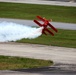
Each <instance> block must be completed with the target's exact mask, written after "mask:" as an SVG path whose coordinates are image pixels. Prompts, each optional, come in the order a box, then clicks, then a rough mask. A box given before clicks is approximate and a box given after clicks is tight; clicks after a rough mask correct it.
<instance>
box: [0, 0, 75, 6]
mask: <svg viewBox="0 0 76 75" xmlns="http://www.w3.org/2000/svg"><path fill="white" fill-rule="evenodd" d="M63 1H64V0H63ZM0 2H13V3H14V2H15V3H30V4H44V5H59V6H73V7H76V2H69V1H68V2H65V1H64V2H62V1H50V0H0Z"/></svg>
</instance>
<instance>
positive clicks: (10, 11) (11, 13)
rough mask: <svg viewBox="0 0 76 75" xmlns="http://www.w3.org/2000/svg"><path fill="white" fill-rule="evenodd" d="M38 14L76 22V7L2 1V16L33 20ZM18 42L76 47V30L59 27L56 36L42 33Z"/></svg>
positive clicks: (0, 3)
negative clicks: (36, 36) (34, 37)
mask: <svg viewBox="0 0 76 75" xmlns="http://www.w3.org/2000/svg"><path fill="white" fill-rule="evenodd" d="M36 15H41V16H44V17H46V18H48V19H50V18H52V19H53V21H56V22H68V23H76V7H65V6H51V5H37V4H21V3H5V2H0V17H4V18H18V19H31V20H32V19H35V17H36ZM17 42H24V43H35V44H45V45H53V46H63V47H74V48H76V30H60V29H59V30H58V33H57V34H56V35H55V36H54V37H52V36H50V35H48V36H45V35H42V36H40V37H38V38H36V39H33V40H29V39H22V40H19V41H17Z"/></svg>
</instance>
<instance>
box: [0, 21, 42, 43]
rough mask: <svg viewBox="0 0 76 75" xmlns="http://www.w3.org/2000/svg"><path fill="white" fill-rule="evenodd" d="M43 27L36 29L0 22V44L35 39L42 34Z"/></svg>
mask: <svg viewBox="0 0 76 75" xmlns="http://www.w3.org/2000/svg"><path fill="white" fill-rule="evenodd" d="M42 29H43V27H40V28H36V27H30V26H26V25H22V24H17V23H13V22H0V42H8V41H16V40H20V39H22V38H26V39H27V38H28V39H34V38H37V37H39V36H40V35H41V34H42Z"/></svg>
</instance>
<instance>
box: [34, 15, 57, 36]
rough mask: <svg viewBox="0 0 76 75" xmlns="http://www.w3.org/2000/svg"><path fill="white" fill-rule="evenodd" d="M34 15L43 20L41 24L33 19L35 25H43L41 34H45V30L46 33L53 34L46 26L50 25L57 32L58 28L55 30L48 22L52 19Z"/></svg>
mask: <svg viewBox="0 0 76 75" xmlns="http://www.w3.org/2000/svg"><path fill="white" fill-rule="evenodd" d="M36 17H37V18H38V19H39V20H41V21H42V22H43V24H42V23H40V22H39V21H37V20H34V22H35V23H36V24H37V25H39V26H40V27H43V30H42V34H45V35H47V33H46V32H48V33H50V34H51V35H52V36H54V33H53V32H52V31H51V30H49V29H48V28H47V27H48V26H49V27H51V28H52V29H53V30H54V31H55V32H58V30H57V29H56V28H55V27H54V26H53V25H51V24H50V23H49V22H50V21H52V20H47V19H46V18H42V17H41V16H36Z"/></svg>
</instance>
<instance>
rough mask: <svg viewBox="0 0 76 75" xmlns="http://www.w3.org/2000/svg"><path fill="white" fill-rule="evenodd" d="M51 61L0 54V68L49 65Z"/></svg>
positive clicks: (51, 63)
mask: <svg viewBox="0 0 76 75" xmlns="http://www.w3.org/2000/svg"><path fill="white" fill-rule="evenodd" d="M51 65H53V62H52V61H49V60H39V59H30V58H21V57H12V56H1V55H0V70H6V69H22V68H38V67H42V66H51Z"/></svg>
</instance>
